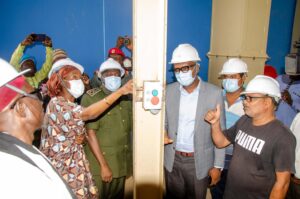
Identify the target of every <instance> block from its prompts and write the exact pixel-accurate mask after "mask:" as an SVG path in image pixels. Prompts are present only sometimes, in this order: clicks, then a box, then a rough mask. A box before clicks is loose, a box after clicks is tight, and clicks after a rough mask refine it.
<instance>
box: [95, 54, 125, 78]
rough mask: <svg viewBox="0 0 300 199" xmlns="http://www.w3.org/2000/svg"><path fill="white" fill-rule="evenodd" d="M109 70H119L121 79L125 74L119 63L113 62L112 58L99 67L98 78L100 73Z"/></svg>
mask: <svg viewBox="0 0 300 199" xmlns="http://www.w3.org/2000/svg"><path fill="white" fill-rule="evenodd" d="M109 69H118V70H120V73H121V77H123V75H124V74H125V70H124V68H122V66H121V65H120V63H119V62H117V61H115V60H114V59H113V58H108V59H107V60H106V61H105V62H103V63H102V64H101V65H100V68H99V73H98V77H101V75H102V73H103V72H104V71H106V70H109Z"/></svg>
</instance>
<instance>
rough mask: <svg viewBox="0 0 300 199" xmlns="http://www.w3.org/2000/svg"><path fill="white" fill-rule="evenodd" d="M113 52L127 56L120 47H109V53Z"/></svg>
mask: <svg viewBox="0 0 300 199" xmlns="http://www.w3.org/2000/svg"><path fill="white" fill-rule="evenodd" d="M111 54H117V55H121V56H122V57H125V54H124V53H123V51H122V50H121V49H119V48H111V49H109V51H108V55H111Z"/></svg>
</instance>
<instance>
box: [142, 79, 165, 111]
mask: <svg viewBox="0 0 300 199" xmlns="http://www.w3.org/2000/svg"><path fill="white" fill-rule="evenodd" d="M162 90H163V89H162V84H161V82H159V81H145V82H144V97H143V98H144V100H143V106H144V109H145V110H160V109H161V104H162Z"/></svg>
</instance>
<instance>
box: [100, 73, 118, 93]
mask: <svg viewBox="0 0 300 199" xmlns="http://www.w3.org/2000/svg"><path fill="white" fill-rule="evenodd" d="M104 86H105V88H107V89H108V90H109V91H112V92H114V91H116V90H118V88H120V86H121V77H116V76H109V77H105V78H104Z"/></svg>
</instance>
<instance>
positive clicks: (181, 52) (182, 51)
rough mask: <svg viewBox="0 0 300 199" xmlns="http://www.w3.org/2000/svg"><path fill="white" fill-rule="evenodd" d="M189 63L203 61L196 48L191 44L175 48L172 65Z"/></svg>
mask: <svg viewBox="0 0 300 199" xmlns="http://www.w3.org/2000/svg"><path fill="white" fill-rule="evenodd" d="M188 61H195V62H197V61H201V59H200V57H199V55H198V52H197V50H196V48H194V47H193V46H192V45H191V44H180V45H178V46H177V48H175V50H174V51H173V55H172V60H171V61H170V62H169V63H170V64H177V63H183V62H188Z"/></svg>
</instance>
